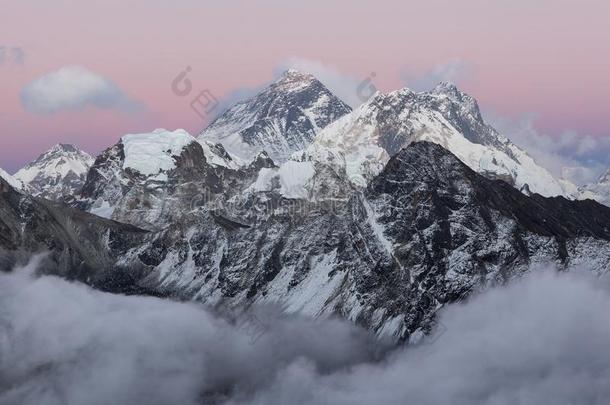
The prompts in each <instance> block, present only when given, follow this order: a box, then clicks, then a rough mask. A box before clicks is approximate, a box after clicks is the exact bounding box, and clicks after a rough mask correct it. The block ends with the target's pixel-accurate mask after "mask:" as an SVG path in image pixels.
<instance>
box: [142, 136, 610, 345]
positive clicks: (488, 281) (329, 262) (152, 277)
mask: <svg viewBox="0 0 610 405" xmlns="http://www.w3.org/2000/svg"><path fill="white" fill-rule="evenodd" d="M591 251H595V252H596V259H595V260H594V261H591V260H590V252H591ZM132 259H136V258H135V257H133V258H132ZM544 262H553V263H556V264H557V265H559V266H564V265H567V264H582V263H588V264H589V265H591V266H592V267H593V268H594V269H595V270H599V271H601V270H603V269H604V268H607V266H609V265H610V209H608V208H606V207H604V206H602V205H599V204H597V203H594V202H592V201H584V202H576V201H568V200H566V199H563V198H551V199H547V198H544V197H541V196H539V195H534V196H532V197H528V196H525V195H523V194H522V193H520V192H519V191H518V190H516V189H514V188H512V187H511V186H510V185H508V184H507V183H505V182H503V181H499V180H498V181H493V180H489V179H486V178H485V177H483V176H481V175H479V174H477V173H475V172H474V171H472V170H471V169H469V168H468V167H467V166H466V165H464V164H463V163H462V162H460V161H459V160H458V159H457V158H456V157H455V156H453V155H452V154H450V153H449V152H447V151H446V150H445V149H443V148H442V147H440V146H438V145H436V144H432V143H426V142H421V143H414V144H412V145H410V146H409V147H408V148H406V149H404V150H402V151H401V152H399V153H398V154H397V155H396V156H394V157H393V158H392V159H391V160H390V162H389V163H388V165H387V167H386V168H385V170H384V171H383V172H382V173H381V174H380V175H379V176H378V177H377V178H375V179H374V181H373V182H372V183H371V184H370V186H369V187H368V188H367V189H366V190H365V191H364V192H353V194H351V196H349V197H348V198H346V199H339V200H337V199H329V200H324V201H309V200H291V199H286V198H283V197H281V196H280V195H278V194H276V193H274V192H260V193H246V194H240V195H236V196H235V197H234V199H233V200H232V201H228V200H225V201H224V204H220V205H216V206H214V207H210V206H207V205H206V206H202V207H199V208H198V209H196V210H194V211H192V212H190V213H189V214H188V215H185V216H184V217H183V218H182V219H181V220H180V221H178V222H176V223H174V224H173V225H171V226H170V227H168V228H167V229H165V230H163V231H162V232H160V233H158V234H157V235H156V237H155V240H154V242H152V243H151V244H150V245H147V246H146V247H144V248H143V249H142V250H141V251H140V254H139V256H138V257H137V263H140V264H142V263H143V264H146V265H147V266H150V268H151V272H150V273H148V276H147V277H146V278H143V279H141V280H140V281H139V284H138V286H139V287H142V288H145V289H147V290H153V291H156V292H157V293H159V294H163V295H172V296H176V297H180V298H186V299H196V300H201V301H204V302H207V303H208V304H212V305H222V306H228V307H240V306H247V305H250V304H252V303H261V302H280V303H282V305H284V307H285V308H287V310H290V311H304V312H306V313H309V314H311V315H314V316H328V315H331V314H338V315H340V316H342V317H345V318H347V319H351V320H353V321H355V322H358V323H360V324H362V325H364V326H365V327H367V328H370V329H372V330H374V331H375V332H376V333H378V334H379V335H391V336H394V338H396V339H399V340H405V339H409V338H415V337H416V336H418V335H419V334H420V333H423V332H425V331H427V330H428V328H430V327H431V325H432V323H433V319H434V314H435V312H436V311H437V310H438V309H439V308H440V307H442V306H443V305H444V304H446V303H449V302H453V301H456V300H460V299H463V298H466V297H467V296H468V295H469V294H470V293H472V292H473V291H476V290H479V289H482V288H485V287H486V286H488V285H493V284H498V283H504V282H506V281H507V280H510V279H511V278H514V277H518V276H519V275H520V274H522V273H524V272H526V271H528V270H529V269H530V267H531V265H533V264H536V263H544Z"/></svg>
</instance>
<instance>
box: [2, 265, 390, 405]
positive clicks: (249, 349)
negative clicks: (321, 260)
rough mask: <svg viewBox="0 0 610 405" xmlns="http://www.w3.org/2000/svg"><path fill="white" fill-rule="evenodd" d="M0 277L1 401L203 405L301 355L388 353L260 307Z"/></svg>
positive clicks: (340, 361) (330, 325)
mask: <svg viewBox="0 0 610 405" xmlns="http://www.w3.org/2000/svg"><path fill="white" fill-rule="evenodd" d="M36 266H37V263H36V262H32V263H31V264H30V265H28V266H27V267H26V268H22V269H17V270H15V271H14V272H13V273H11V274H6V273H0V308H1V309H0V403H2V404H9V403H11V404H16V403H19V404H23V405H28V404H32V405H34V404H50V405H52V404H79V405H86V404H105V403H112V404H117V405H123V404H124V405H131V404H137V403H147V404H159V405H161V404H163V405H164V404H170V403H176V404H193V405H194V404H201V403H202V402H203V403H214V402H205V400H206V399H208V400H209V401H212V399H213V398H224V397H226V396H229V395H234V394H235V395H238V393H244V394H245V393H249V392H251V389H252V388H253V387H259V386H265V385H267V384H269V383H271V382H272V381H273V378H274V376H275V375H276V374H277V373H280V372H282V370H283V369H284V368H285V367H288V366H289V365H290V364H292V363H293V362H295V361H298V359H299V358H307V359H308V361H309V362H311V363H312V364H315V366H314V367H316V369H317V370H318V371H320V372H321V373H328V372H334V371H337V370H339V369H343V368H348V367H351V366H354V365H355V364H359V363H362V362H369V361H374V359H375V356H376V355H377V350H378V349H379V348H380V346H379V345H378V344H377V343H376V342H375V340H374V339H373V338H372V337H371V336H370V335H368V334H367V333H366V332H364V331H362V330H360V329H358V328H357V327H355V326H353V325H351V324H348V323H345V322H340V321H334V320H325V321H313V320H310V319H307V318H303V317H299V316H291V317H287V316H284V315H282V314H280V313H278V312H273V311H272V310H270V309H260V310H258V311H257V312H251V313H248V314H245V315H244V316H242V317H239V318H238V319H237V320H235V321H233V320H230V319H228V318H221V317H219V316H218V315H215V314H214V313H212V312H210V311H208V310H206V309H205V308H204V307H203V306H201V305H197V304H194V303H179V302H172V301H169V300H162V299H157V298H151V297H138V296H121V295H113V294H108V293H103V292H99V291H95V290H92V289H90V288H89V287H86V286H84V285H82V284H77V283H70V282H67V281H65V280H63V279H60V278H56V277H49V276H45V277H39V278H36V277H33V276H32V272H33V271H34V269H35V268H36Z"/></svg>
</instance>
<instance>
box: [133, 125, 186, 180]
mask: <svg viewBox="0 0 610 405" xmlns="http://www.w3.org/2000/svg"><path fill="white" fill-rule="evenodd" d="M193 142H197V141H196V139H195V138H193V137H192V136H191V135H190V134H189V133H188V132H186V131H185V130H183V129H177V130H175V131H173V132H172V131H167V130H165V129H155V130H154V131H153V132H151V133H144V134H129V135H124V136H123V137H122V138H121V143H122V144H123V150H124V153H125V159H124V161H123V169H132V170H135V171H137V172H139V173H140V174H142V175H145V176H150V175H156V174H159V173H160V172H163V171H167V170H171V169H173V168H174V167H175V159H174V157H176V156H180V154H181V153H182V150H183V149H184V147H186V146H187V145H189V144H191V143H193Z"/></svg>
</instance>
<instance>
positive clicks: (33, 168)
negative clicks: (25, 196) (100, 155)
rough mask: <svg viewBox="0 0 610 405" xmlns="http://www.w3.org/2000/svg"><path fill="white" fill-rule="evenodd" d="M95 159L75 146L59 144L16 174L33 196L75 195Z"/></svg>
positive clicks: (58, 197) (52, 198) (60, 196)
mask: <svg viewBox="0 0 610 405" xmlns="http://www.w3.org/2000/svg"><path fill="white" fill-rule="evenodd" d="M92 164H93V158H92V157H91V156H90V155H89V154H88V153H86V152H83V151H82V150H80V149H78V148H77V147H75V146H74V145H69V144H57V145H55V146H53V147H52V148H51V149H49V150H48V151H46V152H44V153H43V154H41V155H40V156H38V158H36V159H35V160H33V161H32V162H30V163H28V164H27V165H26V166H25V167H24V168H23V169H21V170H19V171H18V172H17V173H15V176H14V177H15V178H16V179H17V180H20V181H21V182H23V183H24V184H26V185H28V189H29V190H28V191H29V192H30V193H32V194H33V195H36V196H40V197H44V198H48V199H51V200H58V199H62V198H64V197H67V196H71V195H74V194H75V193H76V192H77V191H78V189H79V188H80V187H81V186H82V185H83V183H84V181H85V178H86V176H87V172H88V171H89V168H90V167H91V165H92Z"/></svg>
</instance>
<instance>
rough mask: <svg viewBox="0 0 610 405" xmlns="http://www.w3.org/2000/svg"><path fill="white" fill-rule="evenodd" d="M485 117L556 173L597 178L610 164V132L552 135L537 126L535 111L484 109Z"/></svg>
mask: <svg viewBox="0 0 610 405" xmlns="http://www.w3.org/2000/svg"><path fill="white" fill-rule="evenodd" d="M484 115H485V117H486V120H487V121H488V122H489V123H490V124H492V125H493V126H494V127H495V128H496V129H497V130H498V131H499V132H500V133H502V134H504V135H505V136H507V137H508V138H509V139H510V140H511V141H513V142H514V143H515V144H516V145H518V146H520V147H521V148H523V149H524V150H525V151H527V153H528V154H530V155H531V156H532V157H533V158H534V159H535V160H536V161H537V162H538V163H539V164H540V165H542V166H544V167H546V168H547V169H548V170H550V171H551V173H553V174H554V175H555V176H556V177H563V178H565V179H567V180H570V181H572V182H573V183H575V184H579V185H582V184H587V183H591V182H595V181H596V180H597V179H598V178H599V176H600V175H601V174H602V173H603V172H605V171H606V170H607V169H608V167H609V166H610V136H607V137H593V136H589V135H582V134H579V133H577V132H574V131H565V132H563V133H562V134H560V135H557V136H551V135H548V134H544V133H541V132H540V131H538V130H537V129H536V128H535V125H534V123H535V119H536V115H534V114H525V115H523V116H522V117H521V118H519V119H517V120H511V119H508V118H505V117H502V116H500V115H498V114H496V113H493V112H490V111H486V112H484Z"/></svg>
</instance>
